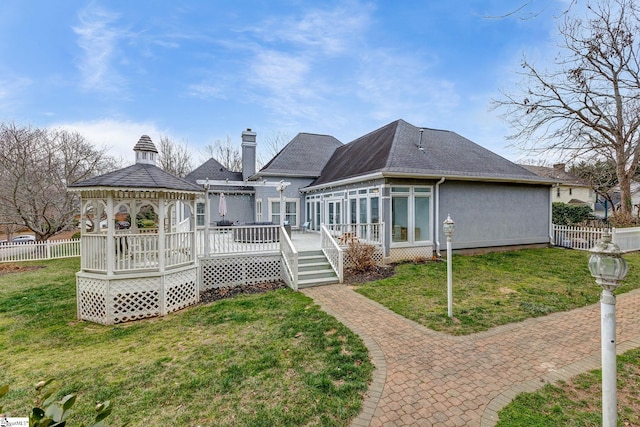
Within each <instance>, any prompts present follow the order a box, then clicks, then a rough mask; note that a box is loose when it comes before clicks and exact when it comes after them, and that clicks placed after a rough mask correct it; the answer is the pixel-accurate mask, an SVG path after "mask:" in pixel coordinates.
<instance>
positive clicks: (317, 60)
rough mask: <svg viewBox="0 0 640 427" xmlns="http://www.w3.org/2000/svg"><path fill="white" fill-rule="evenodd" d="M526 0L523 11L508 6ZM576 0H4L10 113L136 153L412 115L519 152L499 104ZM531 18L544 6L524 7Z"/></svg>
mask: <svg viewBox="0 0 640 427" xmlns="http://www.w3.org/2000/svg"><path fill="white" fill-rule="evenodd" d="M521 4H526V6H525V8H524V9H523V10H522V11H520V12H519V13H518V14H516V15H513V16H510V17H506V18H503V19H492V18H487V16H499V15H504V14H507V13H509V12H511V11H513V9H514V8H516V7H517V6H518V5H521ZM566 5H567V3H566V0H565V1H562V0H531V1H529V2H525V1H524V0H523V1H522V2H513V1H512V0H493V1H491V0H490V1H473V0H460V1H455V2H449V1H436V0H431V1H430V0H422V1H418V0H402V1H401V0H396V1H391V0H389V1H369V2H366V1H350V0H346V1H300V0H291V1H286V0H282V1H267V0H255V1H248V0H234V1H223V0H210V1H205V0H202V1H189V0H183V1H175V0H172V1H165V0H154V1H151V0H135V1H131V0H110V1H106V0H105V1H78V0H65V1H50V0H3V1H2V2H0V120H3V121H14V122H16V123H18V124H32V125H34V126H64V127H67V128H71V129H76V130H78V131H80V132H81V133H82V134H83V135H85V136H86V137H87V138H88V139H89V140H91V141H92V142H94V143H95V144H96V145H99V146H108V147H110V150H111V152H112V154H115V155H121V156H125V160H126V161H130V160H132V152H131V149H132V147H133V145H135V143H136V142H137V140H138V138H139V137H140V135H142V134H148V135H150V136H151V138H152V139H153V140H154V141H157V140H158V139H159V137H160V135H168V136H170V137H171V138H173V139H175V140H176V141H179V142H186V143H187V144H188V145H189V146H190V147H191V148H192V150H193V152H194V155H193V157H194V158H195V160H202V158H201V156H200V155H199V148H200V147H202V146H204V145H206V144H207V143H211V142H213V141H215V140H224V139H226V137H227V136H230V137H231V139H232V141H233V142H234V143H236V144H238V145H239V143H240V133H241V132H242V130H244V129H246V128H252V129H253V130H254V131H256V132H257V133H258V144H259V146H260V142H261V138H266V137H269V136H270V135H273V134H275V133H286V134H287V135H289V136H290V137H293V136H295V134H297V133H298V132H311V133H321V134H330V135H333V136H335V137H336V138H338V139H339V140H340V141H342V142H344V143H347V142H350V141H351V140H353V139H355V138H357V137H359V136H361V135H364V134H366V133H368V132H370V131H372V130H375V129H377V128H378V127H380V126H383V125H385V124H387V123H389V122H391V121H394V120H396V119H400V118H401V119H404V120H406V121H408V122H409V123H412V124H414V125H416V126H423V127H431V128H439V129H448V130H452V131H455V132H457V133H459V134H461V135H463V136H465V137H467V138H469V139H471V140H472V141H474V142H477V143H479V144H480V145H482V146H484V147H486V148H488V149H490V150H493V151H494V152H496V153H498V154H500V155H502V156H505V157H507V158H509V159H511V160H519V159H521V158H522V157H523V155H521V154H520V153H518V152H516V151H514V150H512V149H509V148H507V144H508V142H507V141H506V140H505V136H506V135H507V134H508V133H509V129H508V128H507V127H506V126H505V124H504V123H503V122H502V120H501V119H500V118H499V113H498V112H495V111H490V110H489V107H490V101H491V99H492V98H496V97H498V96H499V91H500V89H503V90H508V89H509V88H510V87H511V86H512V85H513V84H514V82H516V81H517V75H516V73H517V71H518V69H519V62H520V60H521V58H522V54H523V53H526V54H527V57H528V58H530V57H534V58H535V57H536V56H543V55H544V54H545V53H547V52H550V51H555V42H554V37H555V34H556V30H555V28H556V22H555V20H554V17H555V16H557V15H559V13H560V11H561V10H563V9H564V8H566ZM531 14H536V15H537V16H536V17H535V18H531V19H523V18H527V17H529V16H530V15H531Z"/></svg>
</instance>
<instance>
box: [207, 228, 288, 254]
mask: <svg viewBox="0 0 640 427" xmlns="http://www.w3.org/2000/svg"><path fill="white" fill-rule="evenodd" d="M205 235H206V231H205V230H204V229H199V230H198V231H197V234H196V247H197V254H198V255H200V256H201V255H205V256H207V255H214V254H228V253H242V252H262V251H276V252H277V251H279V250H280V226H278V225H234V226H231V227H211V228H210V229H209V251H210V253H209V254H206V253H205V244H204V242H205Z"/></svg>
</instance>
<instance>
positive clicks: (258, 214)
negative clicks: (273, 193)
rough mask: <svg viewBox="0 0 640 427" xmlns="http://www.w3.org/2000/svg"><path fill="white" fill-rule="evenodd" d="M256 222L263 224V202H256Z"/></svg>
mask: <svg viewBox="0 0 640 427" xmlns="http://www.w3.org/2000/svg"><path fill="white" fill-rule="evenodd" d="M256 222H262V200H256Z"/></svg>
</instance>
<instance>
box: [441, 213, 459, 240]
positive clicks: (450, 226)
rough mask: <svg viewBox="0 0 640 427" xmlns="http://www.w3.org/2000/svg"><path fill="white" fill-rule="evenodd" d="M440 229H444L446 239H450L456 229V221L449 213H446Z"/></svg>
mask: <svg viewBox="0 0 640 427" xmlns="http://www.w3.org/2000/svg"><path fill="white" fill-rule="evenodd" d="M442 229H443V230H444V235H445V236H447V240H450V239H451V236H453V232H454V231H455V229H456V223H455V222H454V221H453V220H452V219H451V215H447V219H445V220H444V223H443V225H442Z"/></svg>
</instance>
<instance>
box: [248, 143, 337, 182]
mask: <svg viewBox="0 0 640 427" xmlns="http://www.w3.org/2000/svg"><path fill="white" fill-rule="evenodd" d="M338 147H342V143H341V142H340V141H338V140H337V139H336V138H334V137H333V136H330V135H317V134H312V133H299V134H298V135H296V136H295V138H293V139H292V140H291V141H289V143H288V144H287V145H285V147H284V148H283V149H282V150H280V152H279V153H278V154H277V155H276V156H275V157H274V158H273V159H271V161H269V163H267V164H266V165H265V166H264V167H263V168H262V169H260V171H259V172H258V173H257V174H256V175H257V176H258V177H259V176H274V175H280V176H300V177H317V176H320V173H321V172H322V169H323V168H324V165H325V164H326V163H327V161H328V160H329V158H330V157H331V155H332V154H333V152H334V151H335V150H336V148H338Z"/></svg>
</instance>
